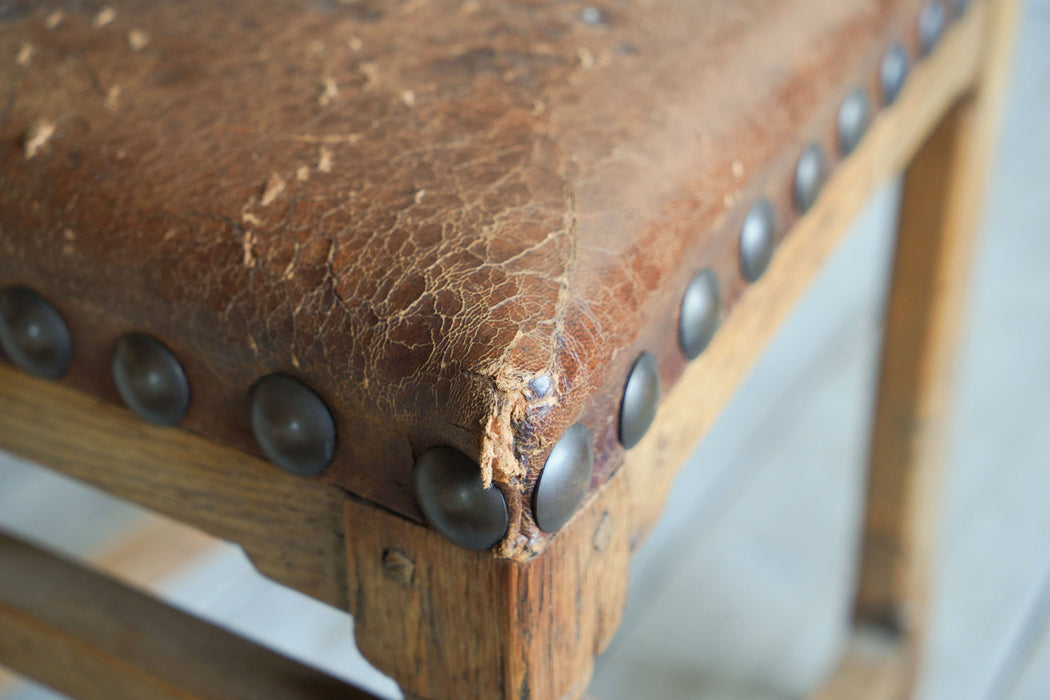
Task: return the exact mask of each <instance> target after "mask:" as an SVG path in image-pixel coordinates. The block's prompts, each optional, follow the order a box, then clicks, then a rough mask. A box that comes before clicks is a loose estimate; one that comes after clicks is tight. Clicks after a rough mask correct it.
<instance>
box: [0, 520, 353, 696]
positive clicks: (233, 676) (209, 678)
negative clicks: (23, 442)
mask: <svg viewBox="0 0 1050 700" xmlns="http://www.w3.org/2000/svg"><path fill="white" fill-rule="evenodd" d="M0 661H2V662H3V663H4V664H5V665H9V666H10V667H12V668H14V669H15V670H17V671H19V672H21V673H24V674H26V675H28V676H31V677H33V678H36V679H38V680H40V681H41V682H43V683H45V684H47V685H50V686H51V687H53V688H56V689H57V690H60V691H62V692H64V693H69V694H71V695H73V696H74V697H77V698H82V699H83V700H93V699H95V698H98V699H99V700H122V699H128V700H132V699H135V700H138V699H139V698H157V699H158V700H161V699H166V698H171V699H172V700H174V699H176V698H178V699H179V700H189V699H190V698H200V699H202V700H203V699H205V698H212V699H214V700H233V699H235V698H244V699H245V700H248V699H255V698H266V697H273V698H304V699H305V698H316V699H321V698H335V697H337V698H347V699H348V700H365V699H366V698H372V697H373V696H371V695H369V694H367V693H365V692H363V691H360V690H358V689H356V688H353V687H352V686H349V685H346V684H345V683H343V682H342V681H338V680H336V679H334V678H331V677H330V676H327V675H325V674H323V673H321V672H320V671H317V670H315V669H312V668H310V667H308V666H304V665H302V664H300V663H298V662H295V661H292V660H290V659H287V658H285V657H283V656H281V655H279V654H277V653H275V652H272V651H270V650H268V649H265V648H263V647H260V646H258V645H256V644H253V643H251V642H248V641H246V640H244V639H242V638H240V637H237V636H236V635H233V634H231V633H229V632H227V631H225V630H222V629H220V628H218V627H215V626H213V625H210V624H208V623H206V622H203V621H201V620H199V619H197V618H194V617H192V616H190V615H187V614H186V613H183V612H180V611H178V610H176V609H174V608H171V607H168V606H167V605H164V604H163V603H160V602H159V601H157V600H156V599H155V598H152V597H151V596H148V595H145V594H142V593H139V592H137V591H134V590H132V589H130V588H127V587H125V586H122V585H120V584H118V583H116V582H115V581H112V580H110V579H107V578H105V577H103V576H100V575H98V574H95V573H92V572H90V571H88V570H87V569H84V568H82V567H79V566H77V565H75V564H71V563H69V562H65V561H62V560H60V559H58V558H56V557H54V556H52V555H49V554H46V553H44V552H42V551H41V550H38V549H36V548H34V547H31V546H29V545H26V544H23V543H21V542H19V541H18V540H15V539H12V538H10V537H7V536H6V535H3V534H0Z"/></svg>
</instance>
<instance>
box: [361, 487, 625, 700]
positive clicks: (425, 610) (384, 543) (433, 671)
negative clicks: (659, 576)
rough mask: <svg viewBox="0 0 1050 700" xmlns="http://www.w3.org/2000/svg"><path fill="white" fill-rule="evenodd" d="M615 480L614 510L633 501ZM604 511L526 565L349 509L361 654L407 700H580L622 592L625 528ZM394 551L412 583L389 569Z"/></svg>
mask: <svg viewBox="0 0 1050 700" xmlns="http://www.w3.org/2000/svg"><path fill="white" fill-rule="evenodd" d="M624 486H625V482H623V481H622V480H617V481H615V483H613V484H610V486H609V487H607V489H606V491H605V492H606V493H607V494H608V495H607V498H608V499H609V501H610V502H611V503H615V504H622V503H625V502H626V501H627V498H628V494H627V493H626V492H624V491H623V488H624ZM613 517H614V516H612V515H611V514H608V513H607V512H606V511H604V510H602V509H600V508H593V509H589V510H587V511H586V512H584V513H581V514H580V515H579V516H578V517H576V518H575V519H574V520H573V525H572V528H571V530H569V531H567V532H563V534H562V535H559V536H558V537H556V538H554V540H552V541H551V543H550V546H549V547H548V549H547V550H546V551H545V552H544V554H543V555H542V556H539V557H534V558H533V559H530V560H528V561H526V562H518V561H514V560H509V559H498V558H495V557H493V556H492V554H491V553H488V552H471V551H467V550H464V549H461V548H459V547H456V546H455V545H452V544H451V543H450V542H448V541H447V540H445V539H444V538H442V537H441V536H440V535H438V534H436V533H434V532H431V531H429V530H426V529H424V528H422V527H420V526H419V525H417V524H415V523H413V522H411V521H409V520H406V519H403V518H401V517H399V516H396V515H393V514H390V513H388V512H385V511H379V510H377V509H375V508H374V507H372V506H371V505H368V504H365V503H362V502H359V501H357V500H348V501H347V504H346V526H347V533H348V542H349V543H350V546H349V550H348V556H349V558H350V562H349V565H348V569H349V570H351V571H352V575H351V577H350V595H349V598H350V607H351V613H352V614H353V616H354V630H355V633H356V636H357V643H358V646H359V648H360V650H361V653H362V654H364V656H365V657H366V658H368V659H370V660H373V662H374V661H375V660H381V662H382V664H383V665H382V667H381V668H382V670H383V671H384V672H385V673H387V674H389V675H391V676H393V677H394V678H396V679H397V680H398V682H399V683H400V684H401V687H402V690H403V691H404V692H405V693H406V695H409V696H416V697H428V698H446V697H449V698H458V697H478V698H491V697H506V698H561V697H563V696H567V697H576V696H578V695H579V694H580V693H582V692H583V691H584V690H585V689H586V684H587V682H588V680H589V679H590V674H591V667H592V665H593V660H594V657H595V656H596V655H597V654H598V653H600V652H601V651H602V650H603V649H604V648H605V646H606V645H607V644H608V643H609V641H610V640H611V639H612V636H613V633H614V632H615V631H616V629H617V627H618V626H619V622H620V615H621V612H622V610H623V605H624V601H625V598H626V593H627V590H626V589H627V580H626V577H625V575H624V574H625V572H626V570H627V565H628V556H629V543H628V541H627V539H626V531H627V528H626V527H625V526H623V525H617V524H616V523H615V522H613V521H612V520H611V518H613ZM388 552H396V553H398V556H399V558H400V559H402V560H407V561H409V562H411V564H412V573H411V575H410V576H405V575H403V572H404V569H405V567H404V566H402V567H399V570H398V572H397V574H396V575H395V572H392V571H390V570H389V569H388V568H387V567H384V566H383V560H384V559H386V558H388V557H387V553H388Z"/></svg>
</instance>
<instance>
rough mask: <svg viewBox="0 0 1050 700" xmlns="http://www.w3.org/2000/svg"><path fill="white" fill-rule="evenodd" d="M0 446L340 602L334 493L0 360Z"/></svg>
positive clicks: (339, 534) (341, 551)
mask: <svg viewBox="0 0 1050 700" xmlns="http://www.w3.org/2000/svg"><path fill="white" fill-rule="evenodd" d="M0 406H2V410H0V447H2V448H3V449H6V450H9V451H11V452H13V453H15V454H17V455H20V456H22V457H24V458H26V459H28V460H30V461H33V462H37V463H39V464H43V465H46V466H48V467H50V468H52V469H55V470H57V471H60V472H63V473H65V474H67V475H69V476H71V477H74V478H76V479H79V480H81V481H84V482H86V483H88V484H91V485H93V486H97V487H98V488H101V489H103V490H105V491H108V492H110V493H112V494H114V495H116V496H118V497H120V498H125V499H127V500H129V501H133V502H135V503H138V504H140V505H142V506H145V507H146V508H150V509H152V510H155V511H157V512H158V513H162V514H165V515H168V516H170V517H172V518H175V519H177V520H180V521H182V522H184V523H186V524H188V525H192V526H194V527H197V528H200V529H201V530H203V531H204V532H206V533H208V534H210V535H213V536H215V537H219V538H221V539H225V540H229V541H231V542H235V543H236V544H238V545H240V546H241V547H243V548H244V550H245V552H246V553H247V554H248V557H249V558H250V559H251V560H252V563H253V564H255V566H256V568H257V569H258V570H259V571H260V572H261V573H262V574H264V575H265V576H268V577H270V578H272V579H274V580H275V581H278V582H280V583H283V584H284V585H286V586H289V587H291V588H295V589H296V590H299V591H301V592H303V593H306V594H307V595H309V596H312V597H314V598H317V599H318V600H322V601H324V602H326V603H329V604H331V605H334V606H336V607H339V608H340V609H344V610H345V609H346V584H345V580H346V574H345V562H346V559H345V544H344V542H343V526H342V499H343V496H342V493H341V491H339V490H338V489H337V488H335V487H331V486H327V485H323V484H320V483H318V482H314V481H308V480H304V479H299V478H296V477H292V476H289V475H287V474H285V473H284V472H282V471H280V470H279V469H277V468H276V467H274V466H272V465H270V464H267V463H265V462H263V461H261V460H259V459H257V458H255V457H252V456H250V455H246V454H243V453H241V452H237V451H235V450H232V449H229V448H226V447H222V446H219V445H216V444H215V443H212V442H209V441H207V440H204V439H202V438H200V437H197V436H195V435H192V434H190V433H188V432H185V431H181V430H174V429H170V428H159V427H155V426H151V425H147V424H145V423H143V422H142V421H141V420H139V419H138V418H136V417H135V416H133V415H132V414H131V413H130V412H129V411H127V410H125V409H123V408H121V407H119V406H115V405H113V404H110V403H107V402H104V401H102V400H99V399H96V398H94V397H91V396H88V395H86V394H83V393H81V392H78V391H76V390H73V389H71V388H69V387H65V386H62V385H60V384H57V383H54V382H47V381H43V380H40V379H37V378H34V377H30V376H28V375H25V374H23V373H21V372H18V371H16V370H14V369H12V368H11V367H9V366H7V365H0Z"/></svg>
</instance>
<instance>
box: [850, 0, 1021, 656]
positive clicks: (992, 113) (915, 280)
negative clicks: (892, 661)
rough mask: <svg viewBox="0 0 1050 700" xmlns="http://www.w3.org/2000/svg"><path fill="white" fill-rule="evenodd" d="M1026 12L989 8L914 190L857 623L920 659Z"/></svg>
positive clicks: (888, 337) (881, 409)
mask: <svg viewBox="0 0 1050 700" xmlns="http://www.w3.org/2000/svg"><path fill="white" fill-rule="evenodd" d="M1018 7H1019V3H1017V2H1016V1H1015V0H1001V1H999V2H995V3H992V4H991V5H990V6H989V9H990V10H991V11H990V12H989V21H988V22H987V24H986V26H985V32H986V33H985V35H984V41H983V42H982V44H981V45H980V47H979V48H980V51H979V55H980V56H981V57H982V61H981V72H980V76H979V82H978V83H977V85H976V86H975V89H974V91H973V92H972V93H970V94H967V95H966V96H965V97H964V98H963V99H962V100H961V101H960V103H959V104H957V105H956V106H955V108H954V109H953V110H952V111H951V112H950V113H949V114H948V116H947V117H946V118H945V119H944V120H943V121H942V122H941V124H940V125H939V126H938V128H937V129H936V130H935V131H934V132H933V134H932V135H931V136H930V138H929V140H928V141H927V142H926V143H925V145H924V146H923V147H922V149H921V150H920V151H919V152H918V153H917V155H916V156H915V158H914V160H913V161H912V162H911V163H910V165H909V166H908V169H907V171H906V174H905V179H904V194H903V199H902V203H901V211H900V221H899V226H898V234H897V243H896V252H895V259H894V270H893V280H892V286H891V290H890V298H889V305H888V309H887V317H886V331H885V339H884V344H883V354H882V367H881V375H880V381H879V398H878V402H877V406H876V411H875V424H874V429H873V432H872V443H871V444H872V447H871V464H870V468H869V483H868V502H867V509H866V515H865V522H864V533H863V548H862V555H861V565H860V566H861V569H860V579H859V583H858V592H857V601H856V616H857V618H858V620H859V621H862V622H868V623H874V624H879V625H882V626H884V627H886V628H887V629H891V630H896V631H901V632H903V633H904V634H905V637H906V640H905V641H906V643H907V644H908V645H909V646H910V647H912V649H911V651H913V652H916V653H917V652H918V648H919V646H920V640H921V637H922V635H923V634H924V632H925V630H926V628H927V626H928V620H927V617H928V611H929V609H930V601H929V592H930V589H931V587H932V582H931V576H932V566H933V557H934V552H933V542H934V540H935V535H936V522H937V508H936V506H937V502H938V499H939V495H940V492H941V490H942V489H941V487H942V483H943V482H942V479H941V466H942V463H943V459H944V441H945V431H946V427H947V423H948V421H947V418H948V406H949V395H950V390H951V386H952V384H953V376H954V373H953V370H954V365H955V355H956V346H957V345H958V339H959V335H960V328H961V322H962V319H963V309H964V305H965V301H966V298H967V295H968V280H969V269H970V265H971V258H972V255H973V250H974V246H975V233H976V230H977V225H978V222H979V220H980V203H981V201H982V196H981V195H982V189H983V186H984V180H985V176H986V173H987V171H988V169H989V160H990V157H991V154H992V150H993V148H992V147H993V143H994V137H995V134H996V131H997V124H998V120H999V112H1000V103H1001V97H1002V92H1003V86H1004V83H1005V76H1006V72H1007V64H1008V60H1007V59H1008V56H1009V50H1010V48H1011V46H1012V41H1011V38H1012V33H1013V28H1014V26H1015V24H1016V16H1017V13H1018Z"/></svg>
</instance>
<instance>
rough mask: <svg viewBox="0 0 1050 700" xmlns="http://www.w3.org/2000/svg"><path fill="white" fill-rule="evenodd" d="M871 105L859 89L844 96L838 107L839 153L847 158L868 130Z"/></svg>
mask: <svg viewBox="0 0 1050 700" xmlns="http://www.w3.org/2000/svg"><path fill="white" fill-rule="evenodd" d="M870 114H871V104H870V103H869V102H868V94H867V93H866V92H864V90H862V89H861V88H854V89H853V90H850V93H849V94H848V95H846V99H844V100H843V101H842V106H841V107H839V116H838V132H839V134H838V135H839V152H840V153H842V155H844V156H848V155H849V154H850V153H852V152H853V149H854V148H856V147H857V145H858V144H859V143H860V140H861V139H862V138H863V137H864V132H865V131H867V130H868V118H869V116H870Z"/></svg>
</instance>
